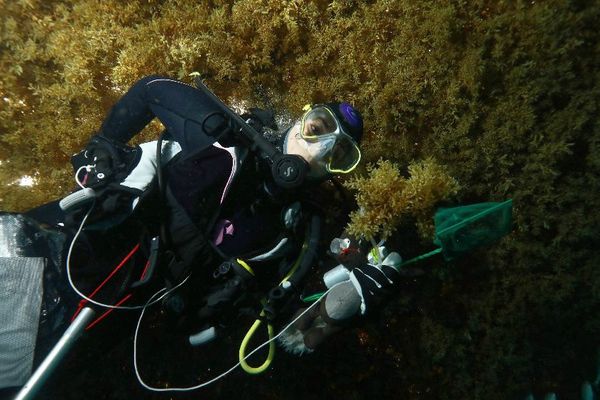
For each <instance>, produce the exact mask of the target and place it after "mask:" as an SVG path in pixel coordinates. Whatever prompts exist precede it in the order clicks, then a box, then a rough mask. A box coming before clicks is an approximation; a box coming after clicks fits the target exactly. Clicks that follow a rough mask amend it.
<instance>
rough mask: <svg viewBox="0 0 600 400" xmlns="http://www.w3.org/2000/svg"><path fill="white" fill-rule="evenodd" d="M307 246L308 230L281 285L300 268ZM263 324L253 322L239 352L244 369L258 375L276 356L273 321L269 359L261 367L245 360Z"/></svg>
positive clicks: (268, 325)
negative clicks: (296, 257)
mask: <svg viewBox="0 0 600 400" xmlns="http://www.w3.org/2000/svg"><path fill="white" fill-rule="evenodd" d="M307 248H308V232H307V235H306V240H305V241H304V244H303V245H302V250H301V251H300V255H299V256H298V259H297V260H296V262H295V263H294V265H293V266H292V268H290V271H289V272H288V273H287V274H286V275H285V277H284V278H283V279H282V281H281V282H280V283H279V284H280V285H281V284H283V282H285V281H287V280H288V279H289V278H290V276H292V274H293V273H294V272H295V271H296V269H298V266H299V265H300V262H301V261H302V258H303V257H304V253H306V249H307ZM240 261H241V260H239V259H238V262H240ZM244 264H245V265H244ZM244 264H242V265H244V268H246V269H248V271H252V269H251V268H250V266H249V265H248V264H246V263H244ZM252 272H253V271H252ZM253 275H254V273H253ZM260 316H261V317H264V316H265V313H264V312H261V313H260ZM261 324H262V320H261V319H257V320H256V321H254V323H253V324H252V326H251V327H250V329H249V330H248V332H247V333H246V336H244V340H242V344H241V345H240V351H239V353H238V356H239V360H240V365H241V366H242V369H243V370H244V371H246V372H247V373H249V374H252V375H257V374H260V373H262V372H265V370H266V369H267V368H269V366H270V365H271V362H272V361H273V358H274V357H275V341H273V340H271V339H273V337H274V336H275V330H274V329H273V325H272V324H271V323H268V324H267V333H268V335H269V340H271V342H269V355H268V356H267V359H266V360H265V362H264V363H263V364H262V365H261V366H259V367H252V366H250V365H249V364H248V363H247V362H246V360H245V357H246V347H248V343H249V342H250V339H252V336H254V333H255V332H256V330H257V329H258V327H259V326H260V325H261Z"/></svg>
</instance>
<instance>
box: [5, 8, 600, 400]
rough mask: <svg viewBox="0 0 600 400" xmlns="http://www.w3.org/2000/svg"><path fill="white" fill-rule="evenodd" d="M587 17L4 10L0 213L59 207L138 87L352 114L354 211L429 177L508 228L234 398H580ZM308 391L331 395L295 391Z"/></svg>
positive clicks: (532, 12) (590, 296) (596, 322)
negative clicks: (508, 216) (493, 206)
mask: <svg viewBox="0 0 600 400" xmlns="http://www.w3.org/2000/svg"><path fill="white" fill-rule="evenodd" d="M599 21H600V3H598V2H597V1H592V0H589V1H587V0H562V1H559V0H548V1H497V0H493V1H492V0H489V1H485V0H474V1H456V2H437V1H419V2H413V1H395V0H370V1H358V0H356V1H353V0H334V1H319V0H317V1H308V0H289V1H264V0H238V1H233V0H214V1H209V0H205V1H192V0H177V1H175V0H171V1H169V0H137V1H135V0H134V1H128V2H122V1H119V0H106V1H94V0H77V1H75V0H71V1H67V0H56V1H52V2H48V1H42V0H14V1H13V0H0V70H1V71H2V73H1V74H0V182H1V183H0V209H3V210H13V211H16V210H24V209H27V208H30V207H33V206H36V205H39V204H42V203H44V202H46V201H49V200H52V199H55V198H58V197H60V196H63V195H65V194H66V193H68V192H69V191H70V190H71V189H72V188H73V187H74V182H72V171H71V168H70V165H69V158H70V156H71V154H73V153H74V152H75V151H77V150H78V149H80V148H81V147H82V146H83V145H84V144H85V143H86V142H87V140H88V138H89V136H90V135H91V134H92V132H94V131H95V130H97V129H98V127H99V126H100V123H101V121H102V118H103V116H104V114H105V113H106V111H107V110H108V108H109V107H110V105H111V104H112V103H113V102H114V101H115V99H116V98H118V96H119V95H121V94H122V93H123V92H124V91H125V90H126V89H127V87H128V86H129V85H130V84H131V83H133V82H134V81H136V80H137V79H138V78H140V77H142V76H144V75H148V74H165V75H169V76H173V77H176V78H180V79H183V80H186V81H187V82H190V83H191V82H192V81H193V78H194V76H196V75H198V74H200V75H201V76H202V77H203V78H204V79H205V81H206V82H207V84H208V85H209V86H210V87H211V88H212V89H213V90H214V91H215V92H216V93H217V94H218V95H219V96H220V97H222V98H224V99H227V100H228V101H232V102H233V101H242V102H243V103H244V104H248V105H258V106H263V107H270V108H274V109H275V110H278V111H280V112H287V113H291V114H292V115H294V116H297V115H299V114H300V113H301V108H302V106H303V105H304V104H306V103H307V102H319V101H327V100H330V99H336V100H345V101H349V102H351V103H353V104H354V105H355V106H356V107H357V108H358V109H359V110H360V111H361V112H362V114H363V116H364V119H365V129H366V133H365V139H364V143H363V146H362V147H363V155H364V162H363V166H364V168H363V169H362V170H361V171H358V175H357V176H356V177H354V178H352V179H351V180H350V181H349V182H348V183H347V185H349V186H350V187H351V188H353V189H356V190H357V191H358V192H357V193H358V194H359V197H358V202H359V203H360V202H361V197H360V196H368V193H371V194H377V193H381V196H387V194H386V192H385V190H387V189H386V185H385V184H384V183H385V182H396V183H397V184H398V185H401V186H403V187H404V186H407V185H409V182H411V179H412V178H411V176H414V174H415V172H416V171H418V170H417V169H415V168H423V169H422V170H420V171H421V173H422V174H425V173H426V172H423V171H427V168H426V167H424V166H423V165H429V166H430V167H429V168H435V171H436V172H435V174H433V175H432V176H434V177H436V178H435V179H432V180H430V181H428V182H430V190H431V191H430V192H428V193H431V196H434V194H435V193H438V194H443V196H440V197H447V195H449V194H451V193H456V194H455V195H453V196H449V197H448V198H449V199H451V200H452V201H454V202H455V203H456V204H468V203H475V202H482V201H502V200H505V199H509V198H510V199H513V204H514V226H515V229H514V232H513V233H512V234H511V235H509V236H508V237H507V238H505V239H504V240H503V241H502V242H500V243H499V244H498V245H495V246H493V247H492V248H489V249H483V250H481V251H478V252H476V253H473V254H471V255H470V256H467V257H463V258H460V259H457V260H455V261H453V262H452V263H443V262H442V261H441V259H440V260H437V261H428V262H427V263H425V264H423V265H422V268H423V269H425V270H426V271H427V273H426V275H425V276H424V277H421V278H419V279H418V280H416V281H415V282H410V283H407V284H406V285H404V286H402V287H400V288H399V290H398V296H397V297H395V298H394V299H393V300H392V301H390V303H389V305H388V306H387V307H386V308H385V309H383V310H382V311H381V313H380V314H378V315H376V316H374V317H372V318H371V319H370V320H369V321H368V322H367V323H366V325H364V326H363V327H361V328H359V329H357V330H354V331H351V332H350V333H346V334H344V335H340V337H339V342H336V343H331V344H328V348H325V349H323V352H322V353H321V355H320V356H319V355H318V354H315V355H312V356H310V357H309V358H306V359H300V360H294V359H291V358H286V357H283V358H282V359H281V361H279V364H278V363H277V362H276V363H275V365H274V366H275V370H274V371H273V372H270V373H269V375H268V377H267V378H260V380H259V382H260V384H255V385H253V384H252V382H253V381H252V378H247V377H245V378H244V379H245V380H242V379H239V380H236V383H240V384H243V386H241V387H243V388H244V390H246V391H248V392H251V391H256V392H255V393H257V394H260V395H262V396H263V397H266V398H282V397H287V398H294V397H300V396H295V395H293V394H291V392H290V390H292V391H293V390H295V392H293V393H296V394H298V393H304V394H305V396H303V398H311V396H312V397H317V396H318V397H320V398H323V397H332V396H336V397H342V396H343V397H345V398H360V397H363V395H364V396H366V393H369V394H370V395H373V396H378V397H382V398H406V399H424V398H432V399H440V398H447V399H465V398H468V399H483V398H485V399H506V398H519V396H522V397H524V396H525V395H526V394H527V393H529V392H533V393H534V394H536V395H537V396H539V395H540V394H541V393H546V392H549V391H553V392H556V393H557V394H558V396H559V398H576V397H577V396H578V393H579V389H580V385H581V382H582V381H583V380H585V379H588V380H589V379H592V377H591V376H590V375H593V373H594V371H595V369H594V368H595V367H594V366H595V362H596V360H595V358H596V355H595V354H596V353H595V352H596V348H597V347H598V346H599V345H600V343H599V342H600V313H599V312H598V311H600V252H599V250H598V245H597V242H598V240H599V238H600V211H599V210H600V196H598V193H600V124H599V110H598V107H599V104H600V82H599V80H600V30H599V29H598V25H599ZM159 129H160V127H159V126H157V125H154V126H152V127H151V128H150V129H149V130H148V132H147V133H146V135H145V136H143V137H142V139H141V140H143V139H149V138H154V137H155V135H156V132H157V131H158V130H159ZM380 159H382V160H383V161H382V162H380V163H379V164H375V163H377V161H378V160H380ZM422 160H429V161H422ZM369 163H371V164H372V165H374V167H373V169H371V170H370V174H369V171H367V170H366V166H367V165H368V164H369ZM423 163H425V164H423ZM427 163H429V164H427ZM409 165H412V167H410V168H412V170H411V169H410V168H409ZM419 165H420V166H421V167H417V166H419ZM434 166H435V167H434ZM442 166H443V167H442ZM442 168H443V169H442ZM23 176H29V177H32V178H33V180H34V181H35V183H36V184H35V185H33V186H19V185H18V184H17V182H18V181H19V179H20V178H21V177H23ZM378 176H379V177H381V178H378ZM454 182H457V183H458V184H460V188H459V187H458V186H457V185H456V183H454ZM368 185H373V186H372V190H369V189H368ZM390 187H391V186H390ZM399 193H400V192H399ZM406 193H408V192H406ZM433 198H434V197H431V198H429V197H428V198H427V200H426V201H423V202H422V205H423V207H424V208H423V210H422V211H421V210H420V211H418V212H416V214H415V215H413V214H411V217H414V220H411V219H410V218H408V219H399V218H398V217H399V215H396V214H393V215H390V212H391V211H388V210H390V209H389V208H385V207H383V208H377V207H376V208H374V210H377V209H379V210H380V211H381V212H380V213H379V214H374V215H372V216H369V217H368V218H372V219H373V221H376V222H374V223H372V224H371V225H369V223H368V221H366V222H365V221H360V220H359V221H360V222H358V223H356V221H357V220H356V218H357V217H356V215H357V214H354V215H355V217H354V218H355V220H354V221H355V224H354V227H355V228H356V229H364V230H365V232H367V231H366V229H368V228H369V227H371V228H373V229H375V228H377V229H378V230H379V232H383V233H384V235H391V237H393V236H394V235H399V234H402V232H403V231H405V230H410V229H414V223H413V222H414V221H416V222H419V221H420V222H419V227H420V230H421V231H423V232H426V231H427V229H426V226H427V221H426V219H427V217H426V215H425V214H426V213H431V211H432V210H431V206H432V205H433V204H435V201H433ZM435 198H436V199H437V197H435ZM365 199H366V198H365ZM411 221H412V222H411ZM373 225H374V226H373ZM372 233H375V230H373V232H372ZM404 246H405V248H401V249H399V250H400V252H401V253H403V254H404V253H411V252H414V253H418V252H419V251H416V250H414V249H413V248H412V247H414V246H416V247H419V249H418V250H423V249H425V250H426V249H427V248H428V246H429V241H428V239H426V236H424V237H423V238H421V239H419V240H416V241H414V243H413V242H405V244H404ZM328 352H329V355H327V353H328ZM334 355H335V356H334ZM319 357H321V358H319ZM124 360H126V361H127V360H128V358H127V357H124ZM126 361H123V362H126ZM282 365H285V367H281V368H279V367H280V366H282ZM103 381H105V382H110V379H108V378H107V379H104V380H103ZM313 381H314V382H328V383H326V384H322V385H321V384H320V385H316V386H315V387H314V388H313V389H314V391H313V392H311V393H312V394H311V393H307V389H306V386H307V383H310V382H313ZM384 383H385V384H384ZM107 384H108V383H107ZM257 386H260V388H257ZM220 388H221V389H219V390H221V391H220V392H219V393H225V394H227V393H229V394H231V393H232V392H227V389H223V387H220ZM113 390H115V391H119V390H123V388H122V387H117V386H115V387H114V388H113ZM229 390H233V389H229ZM223 391H224V392H223Z"/></svg>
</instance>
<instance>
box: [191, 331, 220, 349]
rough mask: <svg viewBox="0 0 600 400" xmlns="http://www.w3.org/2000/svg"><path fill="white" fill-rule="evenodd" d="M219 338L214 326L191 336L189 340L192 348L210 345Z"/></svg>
mask: <svg viewBox="0 0 600 400" xmlns="http://www.w3.org/2000/svg"><path fill="white" fill-rule="evenodd" d="M216 337H217V331H216V330H215V327H214V326H211V327H210V328H207V329H205V330H203V331H200V332H198V333H196V334H194V335H190V337H189V338H188V340H189V341H190V344H191V345H192V346H200V345H201V344H204V343H208V342H210V341H211V340H213V339H214V338H216Z"/></svg>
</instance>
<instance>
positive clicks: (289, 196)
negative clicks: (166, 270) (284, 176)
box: [100, 76, 302, 278]
mask: <svg viewBox="0 0 600 400" xmlns="http://www.w3.org/2000/svg"><path fill="white" fill-rule="evenodd" d="M213 110H214V107H213V106H212V105H211V102H210V101H208V99H207V98H206V96H205V95H204V94H203V92H201V91H200V90H198V89H196V88H194V87H192V86H189V85H187V84H185V83H182V82H179V81H176V80H173V79H169V78H164V77H159V76H149V77H146V78H143V79H141V80H139V81H138V82H137V83H135V84H134V85H133V86H132V87H131V88H130V90H129V91H128V92H127V93H126V94H125V95H124V96H123V97H122V98H121V99H120V100H119V101H118V102H117V103H116V104H115V105H114V106H113V108H112V109H111V111H110V113H109V114H108V116H107V118H106V120H105V121H104V123H103V124H102V128H101V130H100V135H102V136H104V137H107V138H109V139H112V140H115V141H119V142H122V143H126V142H128V141H129V140H130V139H131V138H132V137H134V136H135V135H136V134H138V133H139V132H140V131H141V130H142V129H143V128H144V127H145V126H146V125H147V124H148V123H149V122H150V121H151V120H152V119H154V118H155V117H156V118H158V119H159V120H160V122H161V123H162V124H163V125H164V127H165V129H166V132H167V136H166V139H170V140H174V141H175V142H177V143H178V144H179V145H180V146H181V152H180V154H178V155H177V156H176V157H175V158H174V159H173V160H172V161H170V162H169V163H168V164H167V165H166V166H165V168H164V176H165V178H166V179H165V180H166V187H167V189H166V192H167V193H166V197H167V203H168V204H167V207H168V208H169V210H170V213H169V215H168V218H167V219H168V223H169V225H170V226H171V234H172V236H173V237H174V242H175V243H174V245H175V246H176V247H178V248H177V249H176V250H179V251H181V252H183V253H185V254H186V256H185V258H186V260H185V262H184V263H183V264H182V265H180V266H179V267H177V268H176V270H175V271H172V272H173V274H174V275H175V276H176V277H177V278H180V277H181V275H182V274H184V273H187V272H189V271H190V269H191V268H192V265H191V264H193V269H194V270H196V269H197V268H203V266H204V267H210V266H212V267H215V266H216V265H218V261H219V260H220V259H222V258H223V257H232V256H235V257H245V258H247V259H248V258H252V257H255V256H257V255H260V254H262V253H265V252H267V253H268V252H269V251H270V250H271V249H272V248H274V247H276V246H277V245H278V244H280V243H281V241H282V240H283V239H284V237H285V236H290V235H294V234H295V233H297V232H298V231H301V230H302V227H301V226H300V225H301V223H297V222H293V225H294V226H287V227H286V226H285V224H284V222H283V220H282V214H283V210H285V209H286V207H288V206H290V204H292V203H294V201H295V196H296V195H297V193H290V192H284V191H282V190H281V189H279V188H277V187H276V186H275V185H274V184H272V181H271V180H270V175H269V169H268V167H267V166H266V165H263V164H265V162H264V161H263V160H261V159H260V158H259V157H256V156H255V155H254V154H252V153H251V152H248V151H247V149H245V148H244V147H243V146H235V145H236V144H238V143H237V142H236V140H235V138H232V137H231V136H227V137H219V134H220V132H219V129H221V128H222V126H221V125H220V123H221V122H222V121H220V120H219V119H218V118H214V117H212V116H211V113H212V112H213ZM207 131H209V132H212V133H214V134H215V136H210V135H207V134H206V132H207ZM217 138H218V140H216V139H217Z"/></svg>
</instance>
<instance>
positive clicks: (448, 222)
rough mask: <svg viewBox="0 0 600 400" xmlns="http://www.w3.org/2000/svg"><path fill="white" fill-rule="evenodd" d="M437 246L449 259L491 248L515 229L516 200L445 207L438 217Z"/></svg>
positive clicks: (436, 229)
mask: <svg viewBox="0 0 600 400" xmlns="http://www.w3.org/2000/svg"><path fill="white" fill-rule="evenodd" d="M434 221H435V240H434V241H433V242H434V243H435V244H436V245H438V246H440V247H441V248H442V254H443V255H444V258H445V259H446V260H451V259H453V258H454V257H456V256H459V255H461V254H464V253H466V252H468V251H470V250H472V249H474V248H476V247H480V246H485V245H489V244H491V243H493V242H495V241H497V240H498V239H500V238H501V237H503V236H504V235H506V234H508V233H509V232H510V231H511V230H512V200H507V201H504V202H502V203H479V204H473V205H469V206H461V207H452V208H441V209H439V210H438V211H437V212H436V214H435V217H434Z"/></svg>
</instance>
